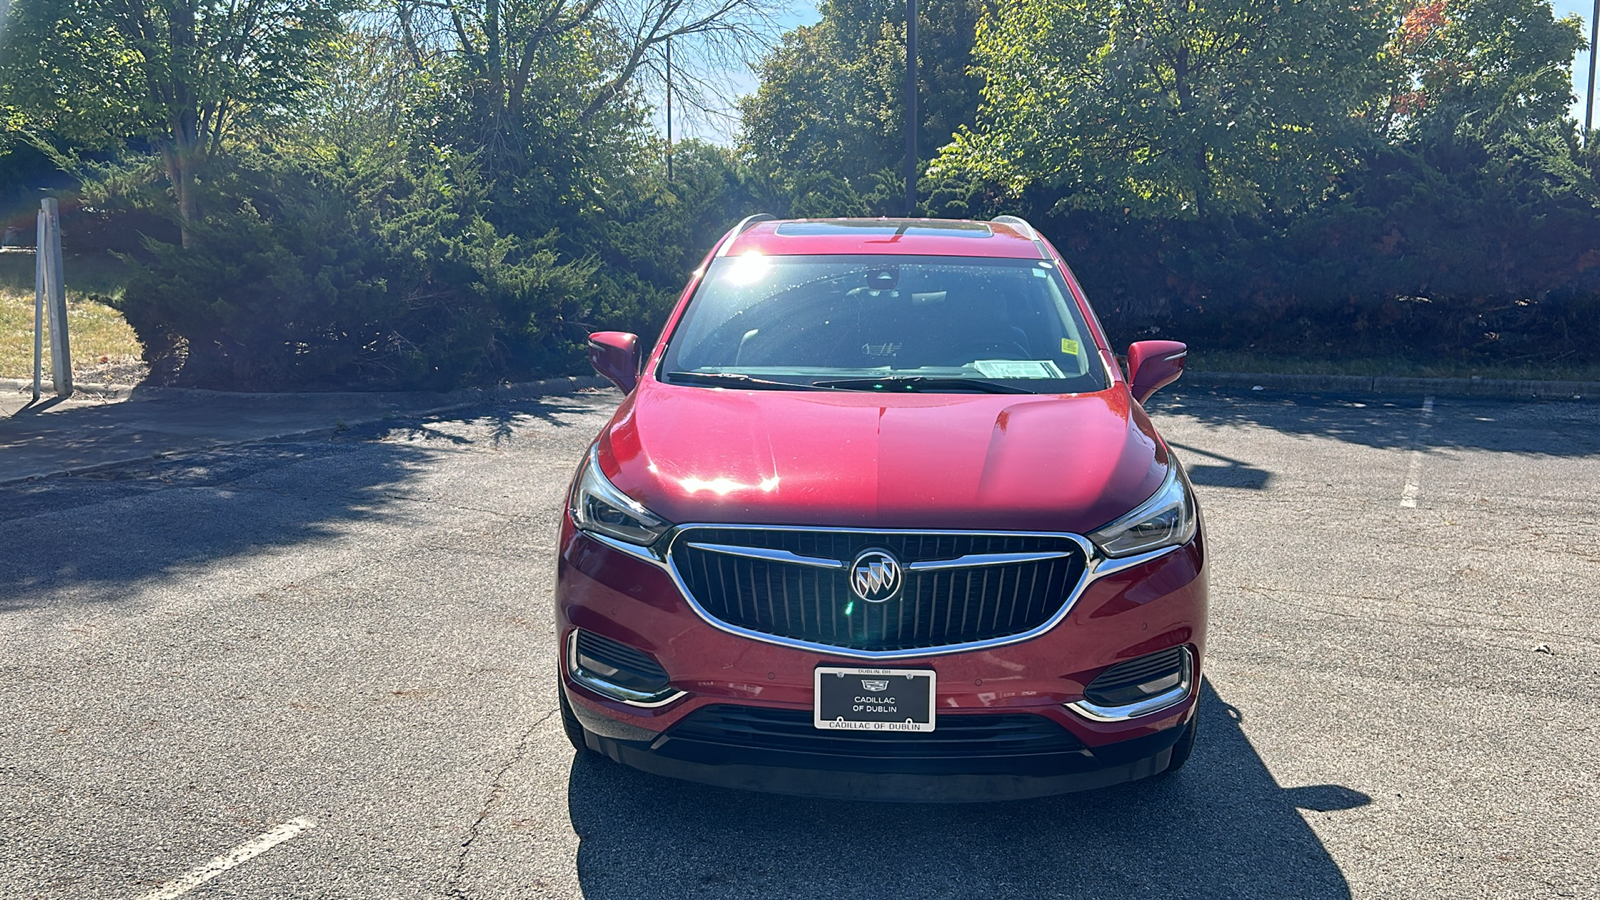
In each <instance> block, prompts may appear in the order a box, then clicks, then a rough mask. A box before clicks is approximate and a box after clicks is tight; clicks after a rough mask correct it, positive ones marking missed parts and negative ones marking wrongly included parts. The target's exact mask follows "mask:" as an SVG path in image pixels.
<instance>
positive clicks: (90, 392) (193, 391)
mask: <svg viewBox="0 0 1600 900" xmlns="http://www.w3.org/2000/svg"><path fill="white" fill-rule="evenodd" d="M610 384H611V383H610V382H608V381H606V380H605V379H604V378H601V377H599V376H597V375H567V376H559V377H555V378H543V379H540V380H538V381H518V382H511V383H508V384H497V385H495V386H493V387H487V388H461V389H459V390H454V391H276V392H274V391H259V392H257V391H213V390H207V389H204V388H175V387H156V386H154V385H145V384H134V385H128V384H74V385H73V386H72V397H71V398H76V397H78V396H79V395H80V394H81V395H85V399H92V398H99V399H104V400H127V401H140V400H205V399H211V398H223V399H227V400H232V401H235V402H238V401H244V402H251V401H258V400H260V401H264V400H281V399H283V398H285V397H303V398H307V399H332V400H365V401H370V402H373V403H378V404H386V405H390V406H394V405H398V404H402V403H407V402H411V401H417V400H422V399H424V398H429V397H431V398H435V399H436V400H437V401H438V404H445V405H454V404H470V403H477V402H480V401H484V400H520V399H524V398H527V397H534V396H542V395H544V394H566V393H572V392H573V391H577V390H582V389H584V388H591V387H608V386H610ZM7 388H9V389H12V390H15V391H17V392H18V393H22V392H24V391H32V390H33V380H32V379H21V378H0V390H4V389H7ZM49 394H50V390H49V387H48V383H47V384H46V387H45V390H44V395H46V396H48V395H49ZM71 398H69V399H71ZM433 408H439V407H438V406H437V405H436V406H435V407H433Z"/></svg>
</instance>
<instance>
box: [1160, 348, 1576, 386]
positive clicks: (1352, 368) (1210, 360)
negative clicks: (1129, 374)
mask: <svg viewBox="0 0 1600 900" xmlns="http://www.w3.org/2000/svg"><path fill="white" fill-rule="evenodd" d="M1189 368H1190V369H1192V370H1194V371H1196V372H1260V373H1263V374H1272V375H1364V376H1380V375H1387V376H1397V377H1405V378H1471V377H1473V376H1474V375H1476V376H1478V377H1480V378H1509V379H1517V380H1534V381H1600V365H1586V366H1563V365H1559V364H1554V365H1544V364H1541V365H1512V364H1496V365H1482V364H1469V363H1465V362H1455V361H1450V360H1415V359H1408V358H1406V357H1400V356H1389V357H1371V356H1368V357H1355V358H1351V359H1318V358H1312V357H1302V356H1287V355H1276V354H1267V353H1252V352H1249V351H1234V350H1206V351H1199V350H1191V351H1190V353H1189Z"/></svg>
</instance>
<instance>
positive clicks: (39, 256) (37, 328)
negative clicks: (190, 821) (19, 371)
mask: <svg viewBox="0 0 1600 900" xmlns="http://www.w3.org/2000/svg"><path fill="white" fill-rule="evenodd" d="M44 229H45V225H44V209H43V208H41V209H40V210H39V227H38V229H37V232H36V233H37V235H38V236H37V237H35V238H34V241H33V402H35V403H38V402H39V384H40V383H41V382H42V381H43V380H44V266H45V262H44V261H45V252H44Z"/></svg>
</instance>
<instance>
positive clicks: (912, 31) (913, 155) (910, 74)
mask: <svg viewBox="0 0 1600 900" xmlns="http://www.w3.org/2000/svg"><path fill="white" fill-rule="evenodd" d="M1596 2H1600V0H1596ZM916 209H917V0H906V215H907V216H912V215H915V214H916Z"/></svg>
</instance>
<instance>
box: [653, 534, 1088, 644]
mask: <svg viewBox="0 0 1600 900" xmlns="http://www.w3.org/2000/svg"><path fill="white" fill-rule="evenodd" d="M690 542H695V543H709V544H723V545H732V546H737V547H754V548H762V549H767V550H783V551H787V552H789V553H793V554H796V555H798V556H805V557H812V558H820V559H834V560H839V561H841V562H843V563H846V564H848V563H850V562H851V561H852V560H854V559H855V557H856V554H858V553H860V552H861V551H862V550H865V549H868V548H879V549H884V550H888V551H890V552H891V553H893V554H894V555H895V557H896V558H897V559H898V560H899V561H900V563H901V565H902V566H908V565H909V564H911V563H914V562H919V561H931V560H949V559H954V558H957V557H962V556H968V555H973V554H995V553H1031V552H1065V553H1068V554H1069V555H1067V556H1064V557H1058V558H1054V559H1045V560H1035V561H1029V562H1020V563H1010V564H1006V565H989V566H974V567H965V568H955V569H939V570H931V571H922V572H913V571H909V570H907V571H906V572H905V573H904V578H905V584H904V587H903V589H902V590H901V591H900V593H899V594H898V596H896V597H894V598H893V599H890V600H889V601H887V602H885V603H867V602H865V601H863V600H861V599H860V598H858V597H856V596H855V594H854V593H853V592H852V591H851V589H850V581H849V578H850V573H849V570H848V568H847V567H846V568H838V569H824V568H816V567H813V566H805V565H796V564H793V563H787V562H779V561H773V560H764V559H752V558H750V557H744V556H736V555H730V554H727V553H719V552H715V551H708V550H701V549H697V548H695V547H691V546H689V543H690ZM671 552H672V562H673V565H674V566H675V567H676V569H677V572H678V575H679V577H680V578H682V579H683V582H684V585H685V586H686V587H687V588H688V589H689V592H690V593H691V594H692V595H693V596H694V598H695V600H696V601H697V602H698V603H699V604H700V606H701V607H702V608H704V609H705V611H706V612H707V613H709V614H710V615H712V616H714V617H715V618H717V619H720V620H721V621H723V622H727V623H729V624H731V625H737V626H740V627H742V628H748V629H750V630H752V631H759V632H762V633H764V634H771V635H774V636H777V637H784V638H792V639H795V640H801V641H807V642H810V643H815V644H825V645H828V646H833V647H841V648H846V649H852V650H908V649H916V648H922V647H941V646H947V645H950V644H964V643H969V642H972V641H982V640H987V639H989V638H997V637H1005V636H1008V635H1013V634H1020V633H1022V632H1025V631H1028V630H1030V629H1032V628H1036V627H1038V626H1040V625H1043V624H1044V623H1045V622H1048V621H1049V620H1050V618H1051V617H1052V616H1054V615H1055V613H1056V612H1057V611H1058V610H1059V609H1060V608H1061V605H1062V604H1063V603H1065V602H1066V601H1067V598H1068V597H1069V596H1071V594H1072V590H1073V588H1074V587H1075V586H1076V585H1077V583H1078V580H1079V578H1080V577H1081V575H1082V574H1083V569H1084V559H1083V551H1082V549H1081V548H1080V547H1079V546H1078V544H1077V543H1076V542H1074V541H1072V540H1070V539H1068V538H1064V537H1055V536H1051V535H986V534H936V533H895V532H847V531H812V530H802V529H770V530H769V529H748V528H695V529H689V530H687V531H685V532H683V533H682V534H681V535H680V536H679V537H678V539H677V540H676V541H674V542H673V545H672V551H671Z"/></svg>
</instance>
